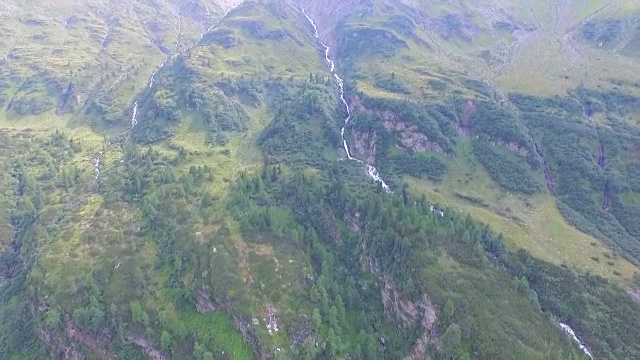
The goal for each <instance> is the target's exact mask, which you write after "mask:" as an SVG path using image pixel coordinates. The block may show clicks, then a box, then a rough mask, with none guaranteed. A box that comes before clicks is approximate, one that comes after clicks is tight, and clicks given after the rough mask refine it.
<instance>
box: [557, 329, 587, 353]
mask: <svg viewBox="0 0 640 360" xmlns="http://www.w3.org/2000/svg"><path fill="white" fill-rule="evenodd" d="M559 324H560V327H561V328H562V330H563V331H564V332H565V333H567V334H568V335H569V336H571V337H572V338H573V341H575V342H576V343H577V344H578V347H579V348H580V350H582V352H583V353H585V354H586V355H587V356H588V357H589V358H590V359H593V355H592V354H591V352H590V351H589V349H587V346H586V345H585V344H584V343H583V342H582V341H580V339H578V337H577V336H576V333H575V332H574V331H573V329H572V328H571V326H569V325H567V324H563V323H559Z"/></svg>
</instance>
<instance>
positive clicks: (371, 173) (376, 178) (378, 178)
mask: <svg viewBox="0 0 640 360" xmlns="http://www.w3.org/2000/svg"><path fill="white" fill-rule="evenodd" d="M301 10H302V14H303V15H304V16H305V17H306V18H307V20H308V21H309V24H311V26H312V27H313V32H314V34H313V36H314V37H315V38H316V39H318V42H319V43H320V45H321V46H322V48H323V49H324V59H325V61H326V63H327V65H328V66H329V71H330V72H331V74H333V76H334V77H335V79H336V82H337V83H338V88H340V101H342V104H343V105H344V108H345V109H346V111H347V117H346V118H345V119H344V123H343V125H342V129H340V135H341V136H342V147H343V148H344V151H345V152H346V154H347V159H349V160H353V161H355V162H357V163H359V164H364V165H366V167H367V174H369V177H371V178H372V179H373V180H374V181H375V182H377V183H380V185H382V188H383V189H384V190H385V191H386V192H387V193H390V192H391V189H390V188H389V185H387V183H385V182H384V180H383V179H382V177H381V176H380V173H378V170H377V169H376V168H375V167H374V166H373V165H372V164H366V163H365V162H364V161H362V160H360V159H357V158H355V157H353V156H351V151H350V150H349V145H348V144H347V140H346V138H345V137H344V132H345V129H346V127H347V125H348V124H349V120H351V109H350V108H349V104H348V103H347V100H346V99H345V98H344V80H342V78H341V77H340V76H339V75H338V74H337V73H336V64H335V62H334V61H333V60H332V59H331V57H329V52H330V51H331V48H330V47H329V46H327V45H326V44H325V43H324V42H323V41H322V40H320V34H319V33H318V27H317V26H316V23H315V21H313V19H312V18H311V17H309V15H307V13H306V12H305V11H304V8H301Z"/></svg>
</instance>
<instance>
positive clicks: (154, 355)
mask: <svg viewBox="0 0 640 360" xmlns="http://www.w3.org/2000/svg"><path fill="white" fill-rule="evenodd" d="M125 340H126V341H127V342H129V343H132V344H134V345H137V346H138V347H140V348H141V349H142V352H144V353H145V355H147V356H148V357H149V358H151V359H152V360H166V359H167V358H166V357H165V356H164V355H163V354H162V353H161V352H160V351H159V350H157V349H156V348H155V347H153V345H152V344H151V343H149V341H147V339H145V338H143V337H141V336H137V335H133V336H128V337H127V338H126V339H125Z"/></svg>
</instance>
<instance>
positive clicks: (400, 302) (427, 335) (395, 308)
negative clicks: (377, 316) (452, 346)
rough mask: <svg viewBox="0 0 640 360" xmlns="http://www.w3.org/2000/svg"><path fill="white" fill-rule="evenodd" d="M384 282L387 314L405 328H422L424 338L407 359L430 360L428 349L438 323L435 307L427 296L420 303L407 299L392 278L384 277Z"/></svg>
mask: <svg viewBox="0 0 640 360" xmlns="http://www.w3.org/2000/svg"><path fill="white" fill-rule="evenodd" d="M381 281H382V285H383V286H382V302H383V305H384V311H385V314H386V315H387V316H388V317H389V318H391V320H393V321H394V322H395V323H397V324H399V325H401V326H402V327H405V328H411V327H414V326H420V327H421V328H422V331H423V333H422V336H420V338H418V340H417V341H416V343H415V344H414V345H413V347H412V348H411V350H410V351H409V353H408V354H407V356H406V357H405V359H410V360H413V359H415V360H418V359H428V358H429V357H428V356H427V347H428V345H429V343H430V342H432V338H433V336H432V330H433V325H434V323H435V321H436V310H435V306H433V304H432V303H431V300H430V299H429V297H428V296H427V295H426V294H423V295H422V298H421V299H420V300H419V301H410V300H408V299H406V298H405V297H404V296H403V295H402V294H401V293H400V292H399V291H398V290H397V289H396V287H395V284H394V283H393V280H392V279H391V277H390V276H388V275H384V276H382V277H381Z"/></svg>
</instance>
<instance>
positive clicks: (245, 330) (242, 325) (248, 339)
mask: <svg viewBox="0 0 640 360" xmlns="http://www.w3.org/2000/svg"><path fill="white" fill-rule="evenodd" d="M256 320H257V319H256ZM233 323H234V324H235V325H236V328H237V329H238V330H240V332H241V333H242V338H243V339H244V342H245V343H247V344H249V345H250V346H251V347H252V348H254V349H256V348H257V347H258V345H259V342H258V338H257V337H256V335H255V334H254V333H253V330H251V328H250V326H251V322H249V321H245V320H242V319H241V318H239V317H237V316H234V317H233Z"/></svg>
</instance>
